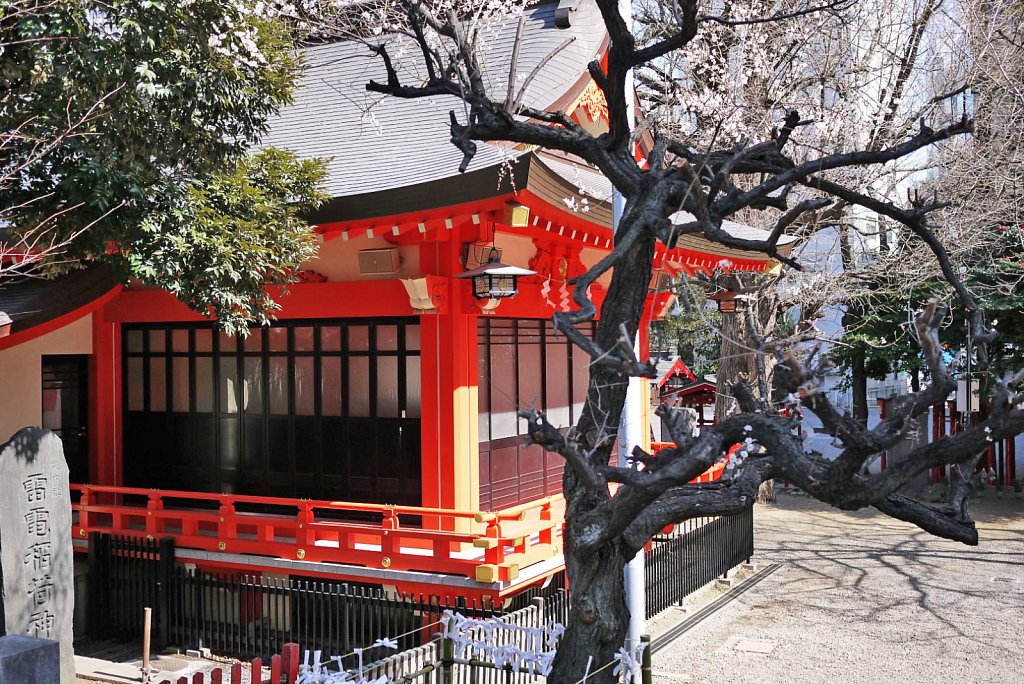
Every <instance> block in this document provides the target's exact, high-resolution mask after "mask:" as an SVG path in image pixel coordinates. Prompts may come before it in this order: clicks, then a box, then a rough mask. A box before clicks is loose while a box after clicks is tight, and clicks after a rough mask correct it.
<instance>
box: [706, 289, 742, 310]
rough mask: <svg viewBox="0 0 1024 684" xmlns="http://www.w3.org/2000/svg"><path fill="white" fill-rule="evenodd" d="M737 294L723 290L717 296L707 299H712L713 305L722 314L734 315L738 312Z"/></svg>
mask: <svg viewBox="0 0 1024 684" xmlns="http://www.w3.org/2000/svg"><path fill="white" fill-rule="evenodd" d="M737 296H738V295H737V293H736V292H733V291H731V290H724V291H722V292H719V293H717V294H713V295H711V296H710V297H708V299H713V300H714V301H715V304H717V305H718V310H719V311H720V312H722V313H736V312H737V311H739V300H738V299H737Z"/></svg>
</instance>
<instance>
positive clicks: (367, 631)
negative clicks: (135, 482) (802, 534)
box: [88, 510, 754, 660]
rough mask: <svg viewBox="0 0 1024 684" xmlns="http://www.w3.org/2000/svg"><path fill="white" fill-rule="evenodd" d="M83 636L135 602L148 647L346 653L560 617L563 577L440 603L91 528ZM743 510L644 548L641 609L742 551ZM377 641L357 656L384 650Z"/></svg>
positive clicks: (660, 604) (113, 631)
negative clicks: (203, 566) (464, 624)
mask: <svg viewBox="0 0 1024 684" xmlns="http://www.w3.org/2000/svg"><path fill="white" fill-rule="evenodd" d="M89 544H90V548H89V565H90V567H89V621H88V630H89V636H90V637H93V638H97V639H111V638H116V639H121V640H131V639H137V638H139V637H141V635H142V615H143V608H144V607H147V606H148V607H151V608H153V635H154V644H155V645H156V646H158V647H159V646H166V645H172V644H173V645H176V646H184V647H207V648H210V649H212V650H214V651H216V652H217V653H220V654H224V655H234V656H238V657H241V658H252V657H259V656H262V655H266V654H267V653H278V652H280V651H281V648H282V647H283V645H284V644H285V643H288V642H295V643H298V644H299V645H300V646H301V648H302V649H303V650H307V649H308V650H310V651H315V650H320V651H322V652H323V653H325V654H347V653H351V652H352V651H353V649H356V648H366V647H367V646H369V645H371V644H373V643H374V642H375V641H376V640H378V639H381V638H384V637H387V638H388V639H394V640H396V641H398V645H399V647H400V648H401V649H409V648H413V647H416V646H419V645H420V644H423V643H425V642H426V641H428V640H429V639H430V637H431V636H432V635H433V634H434V633H435V632H436V631H437V630H438V628H439V626H438V622H439V621H440V619H441V616H442V615H443V614H444V611H445V610H453V611H458V612H460V613H462V614H463V615H465V616H466V617H472V618H477V619H484V618H489V617H498V616H501V615H505V614H509V613H511V612H513V611H517V610H521V609H523V608H524V607H526V606H528V605H531V604H536V605H541V604H540V602H535V601H534V600H535V599H543V608H542V611H543V620H544V622H545V623H548V622H552V621H553V622H559V623H562V624H565V623H566V622H567V620H568V612H569V598H568V594H567V592H566V590H565V575H564V573H559V574H557V575H555V576H554V577H553V578H552V579H551V580H550V581H549V582H548V583H547V584H546V585H545V586H542V587H536V588H533V589H530V590H528V591H527V592H524V593H523V594H522V595H520V596H517V597H515V598H514V599H513V600H511V601H509V602H508V603H507V604H506V605H505V606H504V607H503V608H502V609H495V608H494V607H493V606H490V605H484V604H481V603H478V602H475V601H473V602H467V601H465V600H459V601H455V602H439V601H437V599H436V598H434V597H427V596H423V595H420V596H408V595H403V596H396V595H394V594H391V593H388V592H385V591H384V590H383V589H382V588H380V587H370V586H359V585H353V584H346V583H339V582H329V581H319V580H306V579H299V578H290V579H278V578H268V577H252V576H247V575H245V574H242V573H236V574H215V573H209V572H202V571H199V570H196V569H195V568H186V567H184V566H181V565H177V564H175V558H174V545H173V542H172V540H171V539H165V540H162V541H153V540H139V539H130V538H122V537H116V536H111V535H101V534H93V535H92V536H91V537H90V539H89ZM753 550H754V541H753V514H752V512H751V511H749V510H748V511H746V512H744V513H740V514H737V515H734V516H727V517H720V518H700V519H694V520H689V521H686V522H685V523H683V524H681V525H679V526H678V527H677V528H676V530H675V531H674V532H673V533H672V534H671V535H667V536H662V537H656V538H655V540H654V542H653V548H652V549H651V550H650V551H649V552H648V553H647V554H646V556H645V561H646V562H645V566H646V567H645V571H646V583H647V617H651V616H653V615H655V614H657V613H659V612H661V611H663V610H665V609H666V608H668V607H670V606H672V605H674V604H676V603H678V602H680V601H681V600H682V599H683V598H684V597H686V596H687V595H688V594H691V593H693V592H694V591H696V590H697V589H699V588H700V587H702V586H704V585H705V584H707V583H708V582H710V581H712V580H714V579H715V578H716V577H718V576H720V575H723V574H725V573H726V572H728V571H729V570H730V569H731V568H733V567H735V566H736V565H738V564H740V563H742V562H743V561H744V560H747V559H749V558H750V556H751V555H752V554H753ZM387 653H388V652H385V651H382V650H381V649H375V650H370V651H367V652H366V653H365V654H364V657H365V658H367V659H370V660H372V659H376V658H379V657H383V656H384V655H387Z"/></svg>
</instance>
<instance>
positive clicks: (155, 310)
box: [107, 279, 415, 323]
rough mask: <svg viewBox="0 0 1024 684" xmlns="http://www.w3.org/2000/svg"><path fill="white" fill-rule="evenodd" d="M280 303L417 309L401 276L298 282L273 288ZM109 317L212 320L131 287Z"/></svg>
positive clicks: (317, 308)
mask: <svg viewBox="0 0 1024 684" xmlns="http://www.w3.org/2000/svg"><path fill="white" fill-rule="evenodd" d="M269 291H270V293H271V296H272V297H274V299H276V300H277V302H278V303H279V304H280V305H281V310H280V311H278V312H277V313H276V316H277V318H280V319H289V318H355V317H366V316H410V315H412V314H413V313H415V312H414V311H413V309H412V306H411V305H410V304H409V295H408V293H407V292H406V291H405V287H404V286H403V285H402V283H401V282H400V281H399V280H398V279H391V280H364V281H349V282H328V283H296V284H294V285H289V286H288V292H287V294H282V293H281V288H270V290H269ZM107 316H108V319H109V320H111V321H115V322H118V323H129V322H130V323H165V322H172V321H173V322H183V321H184V322H187V321H203V320H208V319H206V318H204V317H203V316H202V315H200V314H198V313H196V312H195V311H192V310H191V309H189V308H188V307H187V306H185V305H184V304H182V303H181V302H180V301H178V300H177V299H176V298H175V297H174V296H173V295H171V294H170V293H168V292H165V291H163V290H127V291H125V292H122V293H121V294H120V295H119V296H118V297H117V298H116V299H115V300H114V301H112V302H111V303H110V305H109V306H108V307H107Z"/></svg>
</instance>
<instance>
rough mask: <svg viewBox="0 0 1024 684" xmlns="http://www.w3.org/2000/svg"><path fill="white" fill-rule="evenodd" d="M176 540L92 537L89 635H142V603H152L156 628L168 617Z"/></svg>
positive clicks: (110, 536) (97, 637)
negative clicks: (169, 584)
mask: <svg viewBox="0 0 1024 684" xmlns="http://www.w3.org/2000/svg"><path fill="white" fill-rule="evenodd" d="M173 567H174V540H173V539H171V538H167V539H163V540H161V541H155V540H152V539H134V538H129V537H117V536H112V535H109V534H99V533H97V532H94V533H92V534H91V535H90V536H89V597H88V608H89V610H88V623H87V629H88V632H89V636H90V637H93V638H96V639H121V640H130V639H136V638H138V637H141V636H142V612H143V608H146V607H150V608H153V610H154V613H155V619H156V621H157V622H156V624H155V627H156V629H157V633H158V634H159V633H160V632H161V629H160V627H161V620H162V619H164V618H166V615H167V611H166V610H165V607H166V602H167V599H168V598H169V594H168V586H167V585H168V577H169V575H170V573H171V571H172V569H173Z"/></svg>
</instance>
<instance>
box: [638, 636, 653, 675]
mask: <svg viewBox="0 0 1024 684" xmlns="http://www.w3.org/2000/svg"><path fill="white" fill-rule="evenodd" d="M640 643H641V644H643V646H644V652H643V654H642V655H641V656H640V681H641V682H642V683H643V684H651V681H652V677H653V668H652V665H651V635H650V634H643V635H641V636H640Z"/></svg>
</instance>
